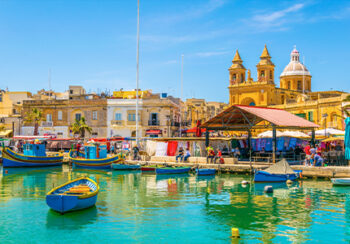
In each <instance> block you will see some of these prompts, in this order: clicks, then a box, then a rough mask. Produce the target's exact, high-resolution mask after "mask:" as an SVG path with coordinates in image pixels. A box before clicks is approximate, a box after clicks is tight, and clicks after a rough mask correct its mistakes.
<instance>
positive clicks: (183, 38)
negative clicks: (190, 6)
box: [140, 30, 227, 44]
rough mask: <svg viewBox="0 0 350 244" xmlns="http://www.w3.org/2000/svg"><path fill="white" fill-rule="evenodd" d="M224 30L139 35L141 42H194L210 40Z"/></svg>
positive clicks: (223, 32)
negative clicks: (184, 33)
mask: <svg viewBox="0 0 350 244" xmlns="http://www.w3.org/2000/svg"><path fill="white" fill-rule="evenodd" d="M226 32H227V31H226V30H214V31H205V32H200V33H191V34H186V35H178V36H171V35H152V34H146V35H141V37H140V38H141V41H142V42H153V43H161V42H162V43H167V44H178V43H188V42H196V41H202V40H210V39H214V38H216V37H218V36H221V35H223V34H226Z"/></svg>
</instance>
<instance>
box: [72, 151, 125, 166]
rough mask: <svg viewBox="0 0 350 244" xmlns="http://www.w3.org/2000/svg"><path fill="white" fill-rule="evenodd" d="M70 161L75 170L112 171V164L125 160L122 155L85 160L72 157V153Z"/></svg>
mask: <svg viewBox="0 0 350 244" xmlns="http://www.w3.org/2000/svg"><path fill="white" fill-rule="evenodd" d="M69 160H70V161H71V162H72V164H73V167H74V168H84V169H111V165H112V163H116V162H120V161H122V160H124V159H123V158H122V157H121V156H120V155H116V156H113V157H108V158H103V159H85V158H75V157H72V152H70V153H69Z"/></svg>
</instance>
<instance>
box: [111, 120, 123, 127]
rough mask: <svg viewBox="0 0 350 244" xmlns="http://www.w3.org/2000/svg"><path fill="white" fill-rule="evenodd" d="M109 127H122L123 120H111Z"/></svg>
mask: <svg viewBox="0 0 350 244" xmlns="http://www.w3.org/2000/svg"><path fill="white" fill-rule="evenodd" d="M111 125H115V126H122V125H124V121H123V120H112V121H111Z"/></svg>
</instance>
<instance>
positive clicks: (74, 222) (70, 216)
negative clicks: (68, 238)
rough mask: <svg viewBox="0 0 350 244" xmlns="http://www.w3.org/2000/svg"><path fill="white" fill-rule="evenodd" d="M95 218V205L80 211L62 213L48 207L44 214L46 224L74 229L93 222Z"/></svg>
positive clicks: (49, 226)
mask: <svg viewBox="0 0 350 244" xmlns="http://www.w3.org/2000/svg"><path fill="white" fill-rule="evenodd" d="M97 219H98V210H97V208H96V206H93V207H91V208H88V209H85V210H81V211H76V212H68V213H65V214H64V215H62V214H60V213H57V212H55V211H53V210H51V209H50V210H48V211H47V215H46V226H47V227H48V228H54V229H67V230H75V229H81V228H83V227H84V226H86V225H89V224H93V223H94V222H96V221H97Z"/></svg>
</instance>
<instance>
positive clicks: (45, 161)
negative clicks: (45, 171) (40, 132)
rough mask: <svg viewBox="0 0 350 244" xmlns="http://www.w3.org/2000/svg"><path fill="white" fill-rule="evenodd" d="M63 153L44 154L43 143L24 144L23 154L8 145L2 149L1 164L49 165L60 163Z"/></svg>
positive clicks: (17, 165) (58, 164)
mask: <svg viewBox="0 0 350 244" xmlns="http://www.w3.org/2000/svg"><path fill="white" fill-rule="evenodd" d="M62 161H63V155H62V154H61V153H57V154H55V155H52V156H47V155H46V150H45V144H24V145H23V154H20V153H17V152H15V151H13V150H11V149H10V148H8V147H5V148H4V149H3V151H2V166H3V167H4V168H6V167H50V166H60V165H62Z"/></svg>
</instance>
